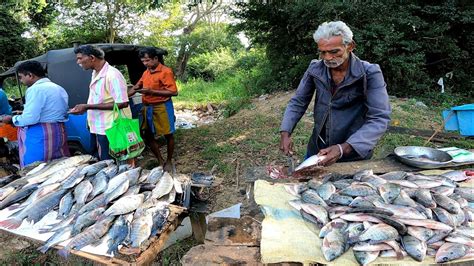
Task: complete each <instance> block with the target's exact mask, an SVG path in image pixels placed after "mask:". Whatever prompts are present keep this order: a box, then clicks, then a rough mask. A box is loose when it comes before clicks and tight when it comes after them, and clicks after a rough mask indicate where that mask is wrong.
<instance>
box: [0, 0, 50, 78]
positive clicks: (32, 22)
mask: <svg viewBox="0 0 474 266" xmlns="http://www.w3.org/2000/svg"><path fill="white" fill-rule="evenodd" d="M51 6H52V5H51V4H49V3H47V2H46V1H45V0H33V1H24V0H20V1H13V0H5V1H2V4H0V51H2V56H1V57H0V70H6V69H7V68H8V67H10V66H11V65H13V64H14V63H15V62H16V61H18V60H22V59H26V58H28V57H31V56H34V55H36V53H37V51H36V49H35V48H36V42H35V41H34V40H32V39H30V38H26V37H24V36H23V35H24V33H25V32H26V31H27V30H31V29H36V30H37V29H39V27H42V26H44V25H46V24H48V23H49V22H50V21H51V15H52V13H51V12H52V11H51Z"/></svg>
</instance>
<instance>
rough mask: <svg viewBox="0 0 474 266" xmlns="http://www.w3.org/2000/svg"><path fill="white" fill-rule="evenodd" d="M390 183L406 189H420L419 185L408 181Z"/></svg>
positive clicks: (389, 181)
mask: <svg viewBox="0 0 474 266" xmlns="http://www.w3.org/2000/svg"><path fill="white" fill-rule="evenodd" d="M387 182H388V183H391V184H397V185H399V186H401V187H406V188H418V185H417V184H415V183H413V182H411V181H408V180H388V181H387Z"/></svg>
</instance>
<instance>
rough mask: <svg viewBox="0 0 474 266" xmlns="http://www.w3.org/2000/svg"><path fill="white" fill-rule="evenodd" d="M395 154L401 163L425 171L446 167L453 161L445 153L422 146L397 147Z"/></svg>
mask: <svg viewBox="0 0 474 266" xmlns="http://www.w3.org/2000/svg"><path fill="white" fill-rule="evenodd" d="M394 153H395V155H396V157H397V158H398V159H399V160H400V161H401V162H403V163H405V164H408V165H411V166H415V167H418V168H423V169H434V168H441V167H445V166H446V165H447V164H448V163H450V162H451V161H452V160H453V157H451V155H449V154H448V153H447V152H445V151H440V150H437V149H433V148H428V147H420V146H403V147H397V148H395V150H394Z"/></svg>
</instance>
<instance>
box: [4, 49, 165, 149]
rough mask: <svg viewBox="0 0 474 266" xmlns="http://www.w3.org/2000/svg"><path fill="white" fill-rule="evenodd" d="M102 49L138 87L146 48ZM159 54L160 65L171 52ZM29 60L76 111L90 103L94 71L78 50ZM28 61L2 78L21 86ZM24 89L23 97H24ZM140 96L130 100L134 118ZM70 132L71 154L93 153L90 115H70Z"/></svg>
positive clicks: (111, 61)
mask: <svg viewBox="0 0 474 266" xmlns="http://www.w3.org/2000/svg"><path fill="white" fill-rule="evenodd" d="M94 45H96V46H98V47H100V48H101V49H102V50H104V52H105V60H106V61H107V62H109V64H111V65H113V66H119V69H121V70H123V69H124V68H126V71H127V72H126V73H124V72H123V71H122V74H123V75H124V76H125V77H126V79H127V77H128V82H130V83H131V84H135V83H136V82H137V81H138V80H139V79H140V77H141V75H142V74H143V71H145V66H144V65H143V64H142V62H141V61H140V58H139V57H138V51H139V50H140V49H141V48H143V46H138V45H131V44H110V43H101V44H94ZM156 49H157V51H158V55H159V60H160V62H162V63H163V56H165V55H166V54H167V52H166V51H165V50H163V49H160V48H156ZM29 60H35V61H38V62H40V63H41V64H42V65H43V67H44V68H45V69H46V72H47V75H48V78H49V79H50V80H51V81H52V82H54V83H56V84H59V85H61V86H62V87H63V88H64V89H65V90H66V91H67V93H68V95H69V107H70V108H72V107H74V106H75V105H76V104H79V103H86V102H87V98H88V97H89V84H90V81H91V78H92V70H87V71H86V70H83V69H82V68H81V67H80V66H79V65H78V64H77V63H76V55H75V54H74V48H66V49H59V50H51V51H48V52H47V53H45V54H43V55H40V56H38V57H35V58H31V59H29ZM22 62H24V61H20V62H16V63H15V65H14V66H13V67H12V68H10V69H9V70H7V71H5V72H4V73H1V74H0V77H3V78H6V77H11V76H16V77H17V83H18V84H19V80H18V76H17V75H16V67H17V66H18V65H19V64H21V63H22ZM19 89H20V94H21V95H23V93H22V92H21V88H20V86H19ZM136 99H140V97H134V99H130V107H131V109H132V114H133V116H134V117H137V116H138V112H139V110H140V108H141V100H138V101H137V100H136ZM66 131H67V135H68V144H69V148H70V150H71V154H75V153H76V152H81V153H90V152H92V150H93V146H92V143H91V139H90V133H89V131H88V130H87V114H83V115H69V121H68V122H66Z"/></svg>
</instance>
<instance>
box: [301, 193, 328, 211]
mask: <svg viewBox="0 0 474 266" xmlns="http://www.w3.org/2000/svg"><path fill="white" fill-rule="evenodd" d="M301 200H303V201H304V202H306V203H311V204H315V205H320V206H323V207H327V206H328V205H327V204H326V202H325V201H324V200H323V199H322V198H321V197H320V196H319V194H318V193H317V192H316V191H315V190H313V189H308V190H306V191H305V192H303V193H302V194H301Z"/></svg>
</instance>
